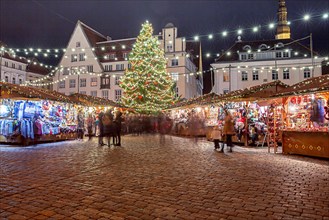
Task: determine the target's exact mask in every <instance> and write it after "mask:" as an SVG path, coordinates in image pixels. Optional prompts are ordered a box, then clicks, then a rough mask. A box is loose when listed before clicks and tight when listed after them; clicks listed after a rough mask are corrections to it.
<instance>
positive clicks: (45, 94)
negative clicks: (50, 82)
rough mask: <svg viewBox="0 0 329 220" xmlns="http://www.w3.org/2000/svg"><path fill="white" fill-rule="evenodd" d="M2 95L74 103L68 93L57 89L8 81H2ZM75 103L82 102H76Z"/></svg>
mask: <svg viewBox="0 0 329 220" xmlns="http://www.w3.org/2000/svg"><path fill="white" fill-rule="evenodd" d="M0 87H1V97H0V98H13V99H19V98H21V99H37V100H52V101H58V102H66V103H72V102H73V101H72V100H71V99H70V98H69V97H68V96H66V95H64V94H62V93H58V92H55V91H50V90H46V89H41V88H34V87H28V86H21V85H17V84H11V83H6V82H0ZM74 104H81V103H79V102H74Z"/></svg>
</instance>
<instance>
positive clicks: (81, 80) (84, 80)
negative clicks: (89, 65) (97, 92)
mask: <svg viewBox="0 0 329 220" xmlns="http://www.w3.org/2000/svg"><path fill="white" fill-rule="evenodd" d="M86 85H87V79H80V87H86Z"/></svg>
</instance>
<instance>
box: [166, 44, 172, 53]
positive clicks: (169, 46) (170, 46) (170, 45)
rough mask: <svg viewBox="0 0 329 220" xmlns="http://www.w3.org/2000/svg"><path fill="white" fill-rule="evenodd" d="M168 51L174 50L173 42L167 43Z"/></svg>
mask: <svg viewBox="0 0 329 220" xmlns="http://www.w3.org/2000/svg"><path fill="white" fill-rule="evenodd" d="M167 51H169V52H172V51H173V48H172V44H168V45H167Z"/></svg>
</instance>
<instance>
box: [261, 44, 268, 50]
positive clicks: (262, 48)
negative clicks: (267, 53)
mask: <svg viewBox="0 0 329 220" xmlns="http://www.w3.org/2000/svg"><path fill="white" fill-rule="evenodd" d="M259 49H261V50H266V49H267V45H266V44H261V45H260V46H259Z"/></svg>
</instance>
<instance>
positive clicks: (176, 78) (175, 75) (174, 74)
mask: <svg viewBox="0 0 329 220" xmlns="http://www.w3.org/2000/svg"><path fill="white" fill-rule="evenodd" d="M171 77H172V79H173V81H175V82H177V81H178V73H172V74H171Z"/></svg>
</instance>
